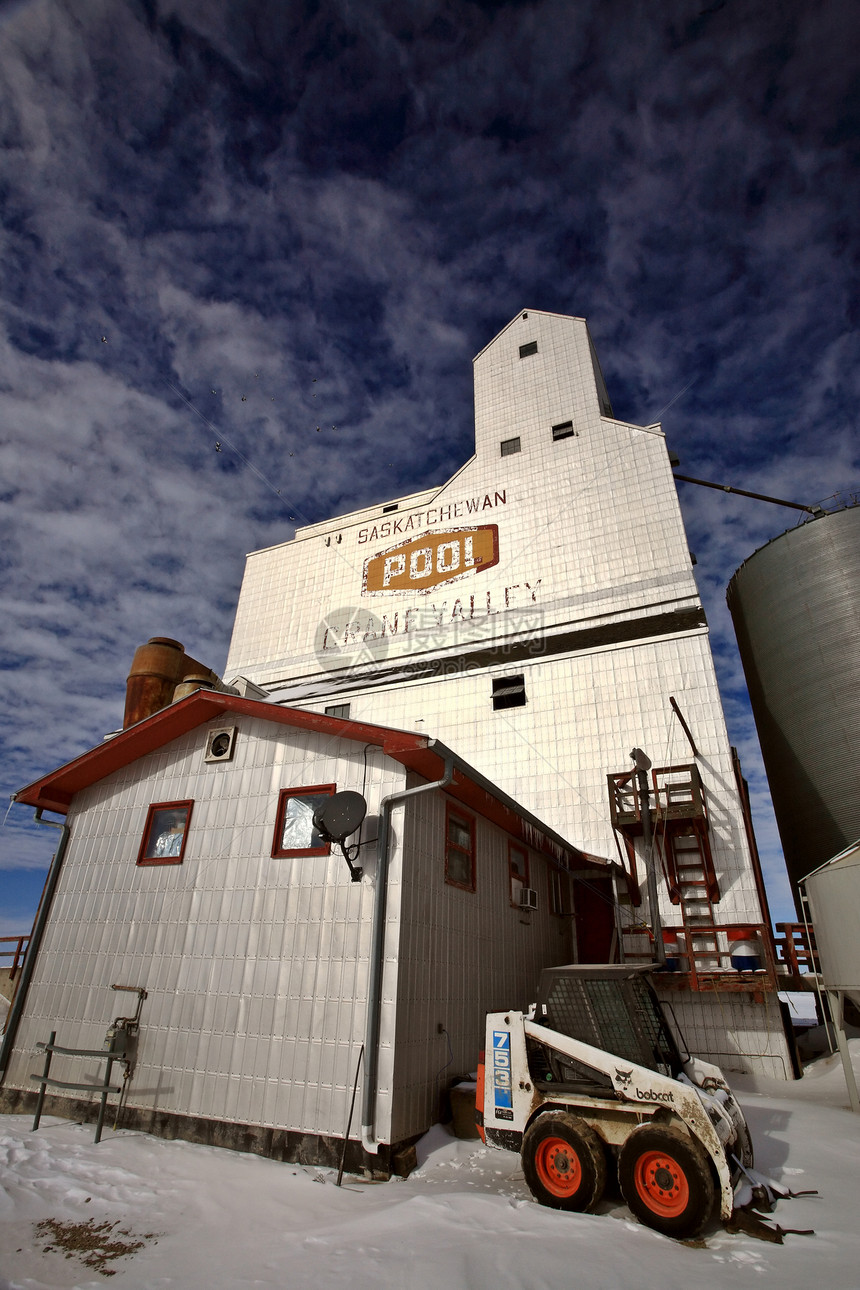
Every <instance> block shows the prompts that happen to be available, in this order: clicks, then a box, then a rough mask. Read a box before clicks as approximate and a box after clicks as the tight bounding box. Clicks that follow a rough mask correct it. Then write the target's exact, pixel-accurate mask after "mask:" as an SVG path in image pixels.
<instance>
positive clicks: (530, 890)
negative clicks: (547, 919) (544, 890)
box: [520, 887, 537, 909]
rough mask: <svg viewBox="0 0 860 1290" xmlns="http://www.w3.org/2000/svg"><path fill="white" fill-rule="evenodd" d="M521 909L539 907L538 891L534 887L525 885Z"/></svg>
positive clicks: (521, 898) (521, 897)
mask: <svg viewBox="0 0 860 1290" xmlns="http://www.w3.org/2000/svg"><path fill="white" fill-rule="evenodd" d="M520 909H537V892H536V891H535V889H534V887H523V889H522V891H521V892H520Z"/></svg>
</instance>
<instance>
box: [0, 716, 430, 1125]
mask: <svg viewBox="0 0 860 1290" xmlns="http://www.w3.org/2000/svg"><path fill="white" fill-rule="evenodd" d="M221 724H223V723H221ZM237 725H238V727H239V729H238V735H237V741H236V751H235V756H234V760H233V761H232V762H230V763H227V764H206V763H204V760H203V753H204V748H205V740H206V730H207V728H206V727H203V728H201V729H199V730H197V731H194V732H193V733H191V734H189V735H188V736H185V737H183V738H181V739H177V740H175V741H174V742H173V743H171V744H169V745H168V746H167V747H166V748H164V749H163V750H161V751H159V752H157V753H154V754H151V755H150V756H147V757H145V758H143V759H141V760H140V761H139V762H137V763H136V764H134V765H132V766H130V767H128V768H127V769H125V770H122V771H118V772H116V773H115V774H113V775H111V776H109V777H108V778H106V779H105V780H103V781H101V782H100V783H98V784H96V785H95V786H93V788H91V789H90V790H88V791H87V792H85V793H81V794H80V795H79V797H78V799H77V800H76V802H75V809H74V812H73V814H71V815H70V824H71V828H72V836H71V841H70V844H69V848H68V851H67V854H66V860H65V864H64V867H63V871H62V874H61V876H60V881H59V885H58V888H57V893H56V896H55V899H54V904H53V907H52V911H51V918H50V920H49V923H48V927H47V930H46V934H45V939H44V942H43V948H42V952H41V954H40V956H39V959H38V962H37V965H36V969H35V974H34V978H33V981H32V983H31V986H30V990H29V994H28V998H27V1006H26V1010H25V1014H24V1018H23V1020H22V1023H21V1026H20V1029H19V1032H18V1040H17V1045H16V1051H15V1055H14V1057H13V1061H12V1064H11V1067H10V1072H9V1076H8V1079H7V1083H8V1084H9V1085H10V1086H11V1087H32V1085H30V1084H29V1081H28V1080H27V1074H28V1073H29V1071H30V1070H33V1069H38V1067H39V1065H40V1063H39V1062H38V1061H36V1059H34V1057H33V1056H32V1050H33V1048H34V1045H35V1043H36V1042H37V1041H38V1040H45V1039H47V1037H48V1034H49V1032H50V1031H51V1030H52V1029H54V1028H56V1029H57V1031H58V1042H59V1043H61V1044H64V1045H67V1046H69V1047H100V1046H101V1044H102V1041H103V1039H104V1034H105V1030H106V1027H107V1025H108V1023H109V1022H110V1020H111V1018H112V1017H113V1016H115V1015H117V1014H121V1013H127V1012H129V1011H131V1008H130V1007H129V1002H130V1000H131V1001H132V1002H133V996H129V995H121V994H114V993H113V992H112V991H111V990H110V988H109V987H110V985H111V984H112V983H120V984H125V985H140V986H144V987H145V988H146V989H147V990H148V991H149V997H148V999H147V1000H146V1002H145V1003H144V1006H143V1014H142V1026H141V1042H140V1051H139V1061H138V1067H137V1071H136V1073H135V1076H134V1080H133V1082H132V1085H131V1092H130V1095H129V1099H128V1100H129V1104H130V1105H133V1106H139V1107H145V1108H153V1109H154V1108H157V1109H159V1110H162V1111H173V1112H177V1113H180V1114H187V1115H198V1116H205V1117H211V1118H216V1119H223V1120H229V1121H238V1122H248V1123H252V1124H259V1125H267V1126H269V1125H270V1126H277V1127H280V1128H285V1129H292V1130H300V1131H305V1132H310V1133H341V1132H342V1131H343V1128H344V1125H345V1122H346V1114H347V1109H348V1093H349V1092H351V1085H352V1081H353V1078H354V1074H355V1065H356V1059H357V1056H358V1051H359V1048H360V1045H361V1042H362V1040H363V1038H364V1025H365V1011H366V991H367V971H368V951H369V943H370V928H371V911H372V902H373V890H372V885H371V883H370V881H368V880H365V881H364V882H362V883H360V884H358V883H356V884H353V883H351V882H350V880H349V873H348V871H347V867H346V864H345V862H344V860H343V858H342V857H341V856H340V854H339V853H334V852H333V853H332V855H330V856H328V857H305V858H295V859H272V858H271V849H272V839H273V833H274V828H275V817H276V812H277V803H278V793H279V791H280V789H282V788H290V787H300V786H303V785H309V784H321V783H335V784H337V787H338V789H343V788H351V789H355V790H358V791H362V790H363V791H364V792H365V794H366V796H367V798H368V801H369V818H368V820H367V822H366V824H365V826H364V830H363V833H362V837H367V838H371V839H372V838H375V827H376V824H375V820H374V819H373V818H372V817H373V816H374V815H375V812H376V809H377V803H378V801H379V799H380V798H381V797H382V796H383V795H384V794H386V793H390V792H392V791H395V790H396V789H398V788H401V787H403V785H404V783H405V772H404V771H403V768H402V767H401V766H400V765H399V764H397V763H395V762H392V761H391V760H390V759H388V758H386V757H384V756H383V755H382V754H381V753H380V751H379V750H378V749H373V750H372V751H370V752H369V753H368V756H367V770H366V781H365V770H364V765H363V754H362V749H361V747H360V746H357V745H356V744H355V743H353V742H351V741H348V740H342V739H336V738H329V737H326V736H323V735H319V734H315V733H313V732H303V731H297V730H292V729H289V728H287V727H283V726H273V725H271V724H270V723H267V722H264V721H259V720H250V719H240V720H238V721H237ZM185 798H191V799H193V800H194V803H195V805H194V812H193V816H192V820H191V825H190V829H189V834H188V841H187V846H186V851H185V857H184V860H183V863H182V864H181V865H164V866H161V865H157V866H146V867H138V866H137V865H136V864H135V860H136V857H137V852H138V846H139V843H140V839H141V834H142V831H143V828H144V823H145V820H146V813H147V807H148V806H149V804H150V803H151V802H154V801H174V800H182V799H185ZM374 856H375V848H373V847H369V848H367V849H365V850H364V851H362V861H361V862H363V863H364V864H365V865H367V866H368V867H369V868H370V869H371V870H372V869H373V866H374ZM99 1070H100V1066H99V1064H98V1063H96V1062H93V1061H88V1062H81V1061H79V1060H73V1059H68V1058H62V1059H61V1058H56V1059H55V1062H54V1070H53V1072H52V1073H53V1074H54V1075H55V1076H56V1077H57V1078H59V1079H69V1080H77V1079H81V1078H90V1077H91V1078H93V1079H94V1080H95V1079H96V1078H97V1077H98V1073H99ZM388 1117H389V1105H388V1100H387V1097H384V1098H383V1099H382V1101H381V1114H380V1127H381V1128H382V1129H384V1130H387V1127H388V1124H387V1122H388Z"/></svg>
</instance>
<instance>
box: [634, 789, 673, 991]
mask: <svg viewBox="0 0 860 1290" xmlns="http://www.w3.org/2000/svg"><path fill="white" fill-rule="evenodd" d="M649 765H650V763H649ZM636 780H637V783H638V785H639V813H640V815H641V816H642V846H643V849H644V851H645V866H646V867H645V886H646V889H647V892H648V911H649V913H650V915H651V935H652V936H653V937H654V961H655V963H657V964H659V966H660V967H662V966H663V965H664V964H665V962H666V947H665V945H664V944H663V926H662V923H661V922H660V898H659V896H658V894H657V869H656V867H655V864H654V840H653V836H652V832H651V791H650V787H649V785H648V772H647V770H637V771H636Z"/></svg>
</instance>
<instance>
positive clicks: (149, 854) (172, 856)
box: [137, 802, 194, 864]
mask: <svg viewBox="0 0 860 1290" xmlns="http://www.w3.org/2000/svg"><path fill="white" fill-rule="evenodd" d="M193 805H194V803H193V802H154V803H153V804H152V806H150V808H149V811H148V812H147V815H146V825H145V827H144V830H143V838H142V839H141V843H140V850H139V851H138V853H137V863H138V864H182V859H183V856H184V855H185V843H186V840H187V838H188V823H189V821H190V819H191V808H192V807H193Z"/></svg>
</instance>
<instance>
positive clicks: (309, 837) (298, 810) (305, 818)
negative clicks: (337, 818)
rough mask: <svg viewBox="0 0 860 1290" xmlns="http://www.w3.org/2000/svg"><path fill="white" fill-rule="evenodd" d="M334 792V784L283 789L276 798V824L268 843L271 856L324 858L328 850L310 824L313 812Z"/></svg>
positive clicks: (313, 825)
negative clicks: (272, 838) (270, 842)
mask: <svg viewBox="0 0 860 1290" xmlns="http://www.w3.org/2000/svg"><path fill="white" fill-rule="evenodd" d="M334 790H335V785H334V784H314V785H312V786H311V787H309V788H284V789H282V790H281V793H280V796H279V797H278V822H277V824H276V825H275V837H274V841H273V843H272V855H273V856H275V857H278V856H327V855H328V853H329V851H330V850H331V845H330V843H328V842H327V841H326V840H325V838H324V837H323V835H322V834H321V833H320V831H319V829H318V828H317V827H316V825H315V824H314V812H315V811H318V810H319V808H320V807H321V806H322V804H323V802H324V801H325V799H326V798H327V797H331V795H332V793H333V792H334Z"/></svg>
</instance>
